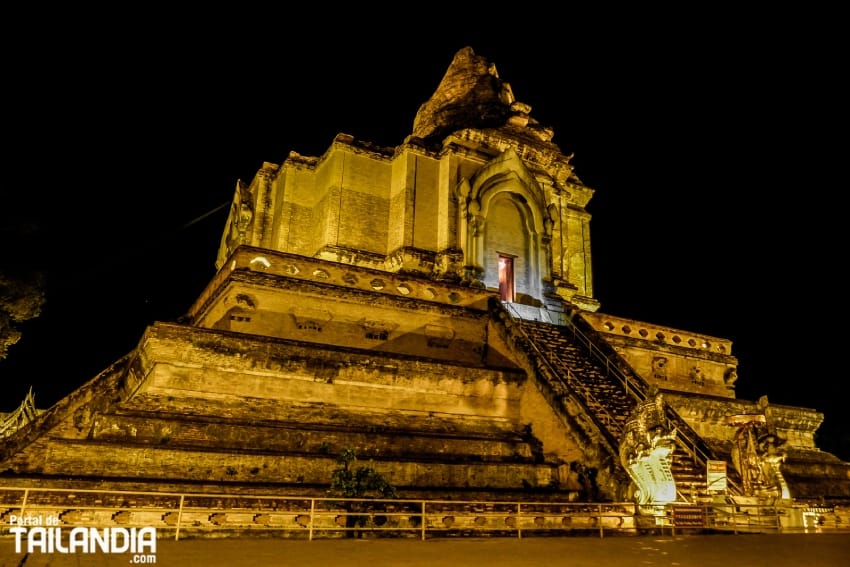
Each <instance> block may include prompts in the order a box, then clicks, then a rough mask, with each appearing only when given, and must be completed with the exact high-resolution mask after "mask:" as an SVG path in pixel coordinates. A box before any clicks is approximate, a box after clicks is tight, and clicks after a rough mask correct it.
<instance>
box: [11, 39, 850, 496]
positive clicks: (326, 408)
mask: <svg viewBox="0 0 850 567" xmlns="http://www.w3.org/2000/svg"><path fill="white" fill-rule="evenodd" d="M411 110H412V112H411V113H412V114H414V112H413V111H415V110H416V109H411ZM531 110H532V109H531V107H530V106H529V105H528V104H526V103H524V102H521V101H519V100H516V99H515V97H514V94H513V91H512V89H511V86H510V85H509V84H508V83H507V82H505V81H504V80H503V79H502V78H501V77H500V76H499V74H498V72H497V69H496V67H495V65H494V64H493V63H491V62H490V61H488V60H487V59H485V58H484V57H482V56H480V55H478V54H476V53H474V52H473V50H472V49H470V48H465V49H462V50H460V51H459V52H458V53H457V54H456V56H455V57H454V60H453V61H452V62H451V65H450V67H449V68H448V70H447V72H446V74H445V76H444V78H443V79H442V81H441V82H440V84H439V85H438V86H437V89H436V92H435V93H434V94H433V96H432V97H431V98H430V99H429V100H428V101H426V102H424V104H422V105H421V107H420V108H419V109H418V112H415V119H414V120H413V124H412V131H411V134H410V135H409V136H408V137H407V138H405V139H404V140H401V141H400V143H399V145H397V146H395V147H378V146H376V145H373V144H371V143H369V141H365V140H358V139H355V138H353V137H352V136H350V135H347V134H339V135H337V136H336V138H335V139H333V140H332V141H330V145H329V147H328V148H327V150H326V151H325V153H324V154H323V155H321V156H305V155H300V154H298V153H296V152H291V153H290V154H289V155H288V156H287V157H286V159H284V160H282V162H281V163H271V162H267V163H264V164H263V166H262V168H261V169H260V170H259V171H258V172H257V174H256V176H255V177H254V178H253V179H252V180H251V181H250V183H242V182H237V183H236V188H235V192H234V196H233V203H232V207H231V211H230V215H229V218H228V221H227V225H226V226H225V227H224V231H223V235H222V238H221V244H220V249H219V252H218V257H217V261H216V266H217V268H218V272H217V274H216V275H215V277H214V278H213V279H212V281H210V282H209V284H208V285H207V287H206V288H205V289H204V290H203V291H202V292H201V293H200V296H199V297H198V298H197V301H196V302H195V303H194V304H193V305H192V306H191V307H190V308H189V309H188V311H187V313H186V314H185V316H184V317H182V318H181V319H180V322H179V323H164V322H156V323H153V324H152V325H150V326H149V327H148V328H147V329H146V331H145V332H144V334H143V336H141V337H140V338H139V342H138V346H137V347H136V348H135V349H134V350H133V351H132V352H130V353H128V354H127V355H126V356H125V357H123V358H121V359H120V360H117V361H115V362H114V364H112V365H111V366H110V367H109V368H106V369H104V370H103V371H102V372H101V373H100V374H99V375H97V376H95V377H94V378H92V379H91V380H90V381H89V382H88V383H86V384H84V385H82V386H81V387H80V388H78V389H77V390H76V391H74V392H73V393H72V394H70V395H69V396H67V398H65V399H63V400H61V401H60V402H59V403H57V404H56V405H54V406H53V407H51V408H49V409H47V410H46V411H43V412H41V413H39V414H38V415H37V416H34V417H33V419H32V420H31V421H28V422H27V423H26V424H25V425H22V426H21V427H19V428H17V430H16V431H15V432H14V433H12V434H10V435H9V436H7V437H5V439H4V440H3V444H2V445H0V471H2V475H0V482H2V483H4V484H9V485H18V486H20V485H26V484H27V483H30V484H33V485H35V484H38V485H40V486H44V485H56V486H98V487H111V488H135V489H138V488H144V489H146V490H156V489H163V490H165V489H168V490H177V489H182V490H186V489H188V488H189V487H190V488H191V490H195V491H198V490H207V491H222V490H241V491H257V492H266V493H277V494H293V495H295V494H316V495H321V494H323V493H324V491H325V490H326V489H327V487H328V485H329V483H330V480H331V472H332V470H333V468H334V463H335V461H334V459H335V456H336V455H337V454H339V452H340V451H342V450H344V449H353V450H355V451H356V453H357V455H358V456H359V457H360V458H362V459H369V460H370V461H371V462H372V463H373V464H374V467H375V468H376V469H377V470H379V471H381V472H382V473H383V474H384V475H385V476H386V477H387V478H388V479H389V480H390V481H391V482H392V483H393V485H394V486H395V487H396V488H397V489H398V491H399V493H400V494H402V495H404V496H406V497H410V498H414V497H415V498H454V499H472V498H477V499H483V498H507V497H510V498H514V499H523V498H525V499H529V500H533V499H551V500H563V501H575V500H587V501H605V500H608V501H624V500H627V501H634V502H636V503H638V504H640V505H643V506H647V507H652V506H655V505H660V504H664V503H667V502H671V501H678V502H695V501H699V502H710V501H712V499H714V498H718V497H722V498H723V499H729V498H732V499H736V498H738V499H750V500H755V501H759V500H770V501H786V502H807V501H817V502H823V501H825V500H829V501H841V500H850V464H848V463H846V462H843V461H841V460H840V459H838V458H837V457H835V456H834V455H832V454H829V453H826V452H824V451H821V450H820V449H818V447H817V446H816V444H815V432H816V431H817V429H818V427H819V425H820V423H821V421H822V419H823V415H822V414H820V413H818V412H817V411H814V410H810V409H806V408H800V407H789V406H777V405H774V404H771V403H769V401H768V400H767V399H766V398H762V399H761V400H755V401H750V400H741V399H738V398H737V397H736V395H735V384H736V379H737V374H736V368H737V361H736V359H735V357H734V355H733V353H732V349H731V346H732V345H731V342H730V341H729V340H727V339H724V338H720V337H713V336H706V335H703V334H700V333H699V332H698V331H692V330H682V329H673V328H667V327H663V326H660V325H654V324H652V323H650V322H643V321H636V320H630V319H625V318H622V317H617V316H616V315H615V314H608V313H605V312H604V310H601V307H602V306H600V304H599V302H598V301H597V299H596V298H595V297H594V282H593V278H592V270H591V266H592V263H593V257H592V254H591V247H590V242H591V239H590V235H591V230H590V215H589V214H588V212H587V210H586V207H587V205H588V202H589V201H590V200H591V199H592V197H593V194H594V189H592V188H590V187H587V186H585V185H584V184H583V183H582V181H581V180H580V179H579V177H578V176H577V174H576V172H575V171H574V168H573V165H572V164H571V163H570V161H571V156H570V155H564V154H563V153H562V152H561V150H560V149H559V147H558V146H557V145H556V144H555V143H554V142H553V135H554V133H553V132H552V130H551V129H549V128H547V127H546V126H544V125H541V124H540V123H538V122H537V121H536V120H535V119H534V118H533V117H532V114H531ZM711 471H714V472H715V475H714V476H713V475H712V474H708V473H709V472H711ZM717 471H720V473H719V476H718V475H717V474H716V473H717ZM727 501H728V500H727Z"/></svg>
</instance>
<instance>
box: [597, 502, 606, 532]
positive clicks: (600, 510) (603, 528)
mask: <svg viewBox="0 0 850 567" xmlns="http://www.w3.org/2000/svg"><path fill="white" fill-rule="evenodd" d="M596 521H597V522H599V537H600V538H602V537H605V534H604V532H605V526H604V524H603V522H602V504H599V515H598V516H597V517H596Z"/></svg>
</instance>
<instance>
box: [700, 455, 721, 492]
mask: <svg viewBox="0 0 850 567" xmlns="http://www.w3.org/2000/svg"><path fill="white" fill-rule="evenodd" d="M705 468H706V482H707V483H708V490H709V492H711V491H717V492H722V491H724V490H726V461H708V462H707V463H706V467H705Z"/></svg>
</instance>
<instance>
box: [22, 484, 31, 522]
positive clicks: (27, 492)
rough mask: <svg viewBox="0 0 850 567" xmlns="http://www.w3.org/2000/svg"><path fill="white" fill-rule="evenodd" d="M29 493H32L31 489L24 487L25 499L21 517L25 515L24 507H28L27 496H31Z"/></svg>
mask: <svg viewBox="0 0 850 567" xmlns="http://www.w3.org/2000/svg"><path fill="white" fill-rule="evenodd" d="M29 495H30V489H29V488H24V499H23V500H21V517H23V516H24V508H26V507H27V498H28V497H29Z"/></svg>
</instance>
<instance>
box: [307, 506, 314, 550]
mask: <svg viewBox="0 0 850 567" xmlns="http://www.w3.org/2000/svg"><path fill="white" fill-rule="evenodd" d="M315 513H316V499H315V498H311V499H310V528H309V530H310V531H309V535H308V536H307V541H313V517H314V515H315Z"/></svg>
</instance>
